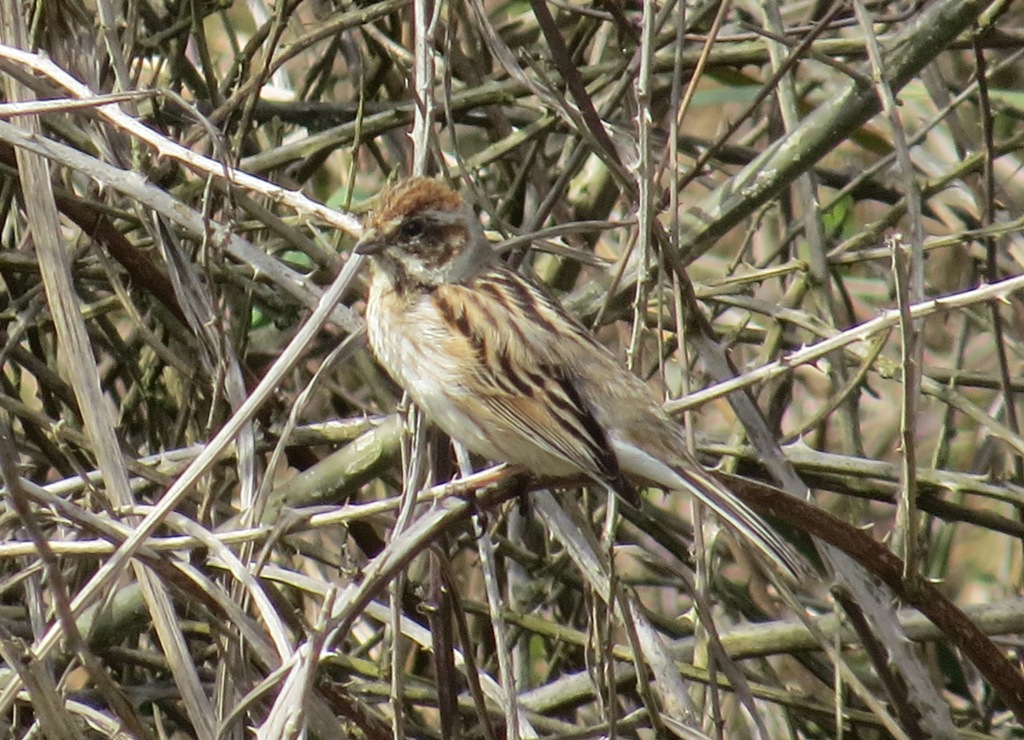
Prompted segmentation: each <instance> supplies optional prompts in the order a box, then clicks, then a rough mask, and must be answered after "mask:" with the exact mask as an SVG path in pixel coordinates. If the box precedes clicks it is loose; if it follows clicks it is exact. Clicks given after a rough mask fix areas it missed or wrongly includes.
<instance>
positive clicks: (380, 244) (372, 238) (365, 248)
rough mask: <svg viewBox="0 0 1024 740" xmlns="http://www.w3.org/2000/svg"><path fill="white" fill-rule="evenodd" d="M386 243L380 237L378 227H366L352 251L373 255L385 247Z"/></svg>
mask: <svg viewBox="0 0 1024 740" xmlns="http://www.w3.org/2000/svg"><path fill="white" fill-rule="evenodd" d="M384 245H385V242H384V240H383V239H381V238H380V233H378V231H377V230H376V229H366V230H365V231H363V234H362V236H360V237H359V241H357V242H356V245H355V247H353V249H352V251H353V252H355V253H356V254H365V255H372V254H377V253H378V252H380V251H381V250H382V249H384Z"/></svg>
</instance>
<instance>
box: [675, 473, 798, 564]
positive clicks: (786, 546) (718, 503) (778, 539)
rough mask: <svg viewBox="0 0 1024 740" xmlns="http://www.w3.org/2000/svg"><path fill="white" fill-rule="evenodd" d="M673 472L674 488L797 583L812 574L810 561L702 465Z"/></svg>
mask: <svg viewBox="0 0 1024 740" xmlns="http://www.w3.org/2000/svg"><path fill="white" fill-rule="evenodd" d="M672 472H673V473H675V475H676V477H678V479H679V480H678V483H677V485H675V486H673V488H678V489H680V490H683V491H686V492H687V493H690V494H692V495H694V496H696V497H697V499H698V500H700V501H701V503H703V504H704V505H705V506H707V507H708V508H709V509H711V510H712V511H713V512H715V514H717V515H718V517H719V519H721V520H722V521H723V522H725V523H726V524H728V525H729V526H730V527H731V528H732V529H733V530H735V531H736V533H737V534H739V535H740V536H741V537H743V538H744V539H746V540H747V541H749V542H750V543H751V544H753V545H754V546H755V547H756V548H757V549H758V550H760V551H761V552H762V553H764V554H765V556H767V557H768V558H769V559H770V560H771V561H772V562H773V563H775V564H776V565H777V566H778V567H779V568H780V569H781V570H782V571H783V572H785V573H788V574H789V575H790V576H792V577H793V579H794V580H801V579H803V578H806V577H807V576H808V575H809V573H810V568H809V566H808V564H807V561H806V560H804V558H803V557H802V556H801V555H800V554H799V553H798V552H797V551H796V549H795V548H794V547H793V546H792V545H791V544H790V543H789V542H787V541H786V540H785V539H783V538H782V536H781V535H780V534H779V533H778V532H776V531H775V530H774V529H772V528H771V527H770V526H768V523H767V522H766V521H765V520H764V519H762V518H761V517H760V516H759V515H758V514H757V513H755V512H754V511H753V509H751V508H750V507H749V506H747V504H746V503H744V502H743V501H742V500H741V499H739V498H738V497H737V496H736V494H735V493H733V492H732V491H730V490H729V489H728V487H726V486H725V484H723V483H722V482H721V481H719V480H718V479H717V478H715V477H714V476H713V475H711V473H709V472H708V471H707V470H705V469H704V468H702V467H701V466H700V465H699V464H696V463H695V464H693V465H677V466H674V467H673V468H672Z"/></svg>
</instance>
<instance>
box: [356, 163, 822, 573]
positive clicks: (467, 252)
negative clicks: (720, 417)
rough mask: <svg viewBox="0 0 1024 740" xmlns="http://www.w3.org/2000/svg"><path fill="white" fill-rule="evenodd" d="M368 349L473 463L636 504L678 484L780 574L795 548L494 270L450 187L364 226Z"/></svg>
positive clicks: (654, 405)
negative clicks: (651, 491)
mask: <svg viewBox="0 0 1024 740" xmlns="http://www.w3.org/2000/svg"><path fill="white" fill-rule="evenodd" d="M355 251H356V253H358V254H363V255H368V256H369V257H370V258H371V260H372V266H373V277H372V280H371V283H370V293H369V298H368V301H367V309H366V325H367V332H368V335H369V340H370V346H371V348H372V349H373V352H374V354H375V355H376V357H377V359H378V360H379V361H380V363H381V365H383V366H384V368H385V369H386V370H387V371H388V373H389V374H390V375H391V377H392V378H394V380H395V382H397V383H398V384H399V385H400V386H401V387H402V388H404V389H405V390H406V391H407V392H408V393H409V395H410V396H411V397H412V399H413V401H415V402H416V404H417V405H418V406H419V407H420V408H421V409H423V411H424V412H425V413H426V415H427V417H428V418H430V419H431V420H432V421H433V422H434V423H435V424H437V426H439V427H440V428H441V429H442V430H444V431H445V432H446V433H447V434H448V435H449V436H451V437H452V438H453V439H455V440H458V441H459V442H461V443H462V444H464V445H465V446H466V447H467V448H469V449H470V450H472V451H473V452H476V453H478V454H480V455H482V456H483V457H486V458H488V459H490V460H494V461H503V462H508V463H512V464H515V465H519V466H522V467H524V468H526V469H527V470H529V471H531V472H533V473H536V474H540V475H544V476H554V477H561V476H574V477H578V476H579V474H581V473H582V474H584V475H585V476H587V477H589V478H590V479H592V480H593V481H595V482H596V483H599V484H600V485H602V486H604V487H605V488H607V489H609V490H611V491H614V492H616V493H618V494H620V495H621V496H622V497H623V498H624V499H625V500H626V501H627V502H629V503H631V504H633V505H636V504H638V503H639V497H638V494H637V492H636V489H635V488H634V485H633V483H634V482H636V483H641V484H655V485H657V486H661V487H663V488H665V489H668V490H679V491H687V492H689V493H690V494H692V495H694V496H696V497H697V498H698V499H700V501H701V502H703V503H704V504H705V505H707V506H708V508H710V509H711V510H712V511H714V512H715V513H716V514H717V515H718V516H719V517H720V518H721V519H722V520H723V521H724V522H726V523H727V524H728V525H729V526H731V527H732V528H733V529H734V530H735V531H736V532H737V533H739V534H740V535H741V536H743V537H744V538H746V539H747V540H749V541H750V542H752V543H753V544H754V545H755V546H756V547H757V548H758V549H759V550H761V551H762V552H764V553H765V554H766V555H767V556H768V557H769V558H770V559H771V560H772V561H774V562H775V563H776V564H777V565H779V566H780V567H781V568H782V569H783V570H784V571H788V572H789V573H792V574H799V573H800V572H802V565H801V563H800V560H799V556H798V555H796V553H795V552H794V551H793V549H792V548H791V547H790V546H789V545H788V543H786V542H785V540H783V539H782V538H781V537H780V536H779V535H778V534H777V533H776V532H775V531H774V530H773V529H771V528H770V527H769V526H768V525H767V524H766V523H765V522H764V520H762V519H761V518H760V517H759V516H757V514H755V513H754V512H753V511H752V510H751V509H750V508H749V507H748V506H747V505H746V504H744V503H743V502H742V501H741V500H740V499H738V498H737V497H736V496H735V495H734V494H733V493H732V492H731V491H729V489H728V488H726V487H725V486H724V485H723V484H722V483H720V482H719V481H718V480H717V479H715V478H714V477H713V476H712V475H711V474H709V473H708V472H707V471H706V470H705V469H704V468H703V467H701V465H700V464H699V463H697V461H696V460H694V459H693V458H692V457H691V455H690V454H689V453H688V452H687V449H686V440H685V438H684V434H683V430H682V428H681V427H680V426H679V425H678V424H676V423H675V422H674V421H673V420H672V419H671V418H670V417H669V416H668V415H667V414H666V413H665V412H664V410H663V409H662V408H661V405H660V404H659V403H658V401H657V399H656V398H655V397H654V395H653V394H652V393H651V392H650V390H649V389H648V387H647V386H646V385H645V384H644V383H643V382H642V381H641V380H640V379H639V378H637V377H636V376H635V375H633V374H632V373H631V372H629V371H628V370H627V369H626V368H624V367H623V366H622V365H621V364H620V363H619V362H618V360H617V359H616V358H615V356H614V355H613V354H612V353H611V352H610V351H609V350H608V349H607V348H605V347H604V346H603V345H601V344H599V343H598V342H597V340H596V339H595V338H594V337H593V335H591V333H590V332H589V331H587V329H586V328H584V327H583V326H582V325H581V324H580V323H579V322H578V321H576V319H574V318H573V317H572V316H570V315H569V314H568V313H567V312H566V311H565V309H563V308H562V306H561V305H559V303H558V302H557V301H556V300H555V299H554V298H552V297H551V296H550V295H549V294H548V293H547V292H546V291H545V290H543V289H541V288H540V287H539V286H538V285H536V284H534V283H533V282H531V281H530V280H529V279H527V278H526V277H524V276H523V275H521V274H519V273H518V272H516V271H514V270H512V269H511V268H509V267H508V266H507V265H505V264H504V263H503V262H502V261H501V260H500V259H499V258H498V256H497V254H496V253H495V251H494V250H493V249H492V248H491V246H490V244H489V243H488V241H487V239H486V238H485V236H484V233H483V229H482V227H481V225H480V221H479V219H478V218H477V217H476V215H475V214H474V213H473V211H472V209H471V208H470V207H469V206H468V205H467V204H466V203H465V202H464V201H463V200H462V198H460V197H459V195H458V194H457V193H456V192H455V191H454V190H452V189H451V188H449V187H448V186H447V185H445V184H444V183H442V182H439V181H437V180H434V179H430V178H413V179H409V180H405V181H402V182H399V183H397V184H396V185H394V186H392V187H390V188H389V189H387V190H386V191H385V192H383V193H382V194H381V196H380V199H379V201H378V203H377V207H376V208H375V210H374V211H373V212H372V213H371V214H369V216H368V217H367V218H366V220H365V223H364V232H363V235H362V238H361V239H360V240H359V242H358V244H357V245H356V247H355Z"/></svg>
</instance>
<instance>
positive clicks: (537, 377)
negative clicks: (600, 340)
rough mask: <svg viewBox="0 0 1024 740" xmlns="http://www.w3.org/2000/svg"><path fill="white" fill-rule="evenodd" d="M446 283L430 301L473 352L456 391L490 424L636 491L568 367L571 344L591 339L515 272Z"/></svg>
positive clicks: (631, 493)
mask: <svg viewBox="0 0 1024 740" xmlns="http://www.w3.org/2000/svg"><path fill="white" fill-rule="evenodd" d="M446 287H447V288H448V290H446V291H445V292H444V293H443V295H442V296H440V298H441V300H440V301H439V300H438V298H435V305H437V306H438V309H439V311H440V313H441V314H442V315H443V316H444V318H445V321H446V322H447V323H448V324H449V326H450V327H451V328H453V329H455V331H456V333H457V334H458V335H460V336H461V337H462V338H463V340H464V341H465V343H466V346H467V349H469V350H471V352H472V354H473V355H474V361H473V362H472V363H468V364H467V372H466V373H464V374H463V375H462V386H463V387H462V390H463V392H464V393H465V394H466V395H467V396H469V397H471V398H472V399H473V401H474V405H476V406H477V407H478V408H482V409H484V410H485V411H486V413H487V415H488V416H490V417H491V419H490V422H491V423H497V424H501V425H502V426H503V427H504V430H507V431H510V432H513V433H515V434H517V435H518V436H519V437H520V438H522V439H523V440H524V442H525V443H527V444H533V445H536V446H537V447H540V448H542V449H544V450H545V451H547V452H549V453H550V454H552V455H554V456H556V457H559V458H561V459H563V460H566V461H568V462H569V463H571V464H572V465H574V466H575V467H577V468H579V469H580V471H581V472H582V473H584V474H586V475H588V476H590V477H591V478H593V479H595V480H597V481H599V482H601V483H603V484H606V485H608V486H609V487H611V488H612V489H613V490H615V491H617V492H618V493H620V494H622V495H623V496H624V497H626V498H627V500H630V501H631V502H635V501H636V499H637V495H636V491H635V490H634V489H633V488H632V487H631V486H630V485H629V483H627V482H626V480H625V479H624V478H623V476H622V473H621V471H620V469H619V462H618V459H617V457H616V455H615V451H614V450H613V449H612V446H611V444H610V442H609V440H608V437H607V434H606V433H605V430H604V428H603V427H602V426H601V424H600V423H599V422H598V420H597V418H595V415H594V413H593V411H592V410H591V409H590V408H589V407H588V405H587V403H586V401H585V399H584V397H583V395H582V394H581V392H580V386H579V384H578V382H577V380H576V378H575V373H574V372H573V369H572V363H571V355H572V353H573V352H574V351H586V352H593V351H594V348H595V347H599V345H597V344H596V343H593V340H592V339H591V338H590V337H589V335H588V334H587V333H586V331H585V330H582V328H581V327H579V326H578V325H577V324H575V322H574V321H573V320H572V319H571V318H570V317H569V316H568V315H567V314H566V313H565V312H564V310H563V309H562V308H561V307H560V306H559V305H558V304H557V303H556V302H554V301H553V300H551V299H550V298H548V297H547V296H546V295H544V294H543V293H540V292H539V291H536V290H535V289H534V287H533V286H532V285H529V284H527V283H523V282H520V280H519V279H518V276H513V275H510V274H507V273H505V272H504V271H501V272H499V273H497V274H496V275H495V276H494V277H493V278H492V282H484V283H483V284H480V283H477V284H475V285H474V286H473V287H472V288H468V287H466V288H462V287H461V286H446ZM583 344H585V345H586V346H585V347H583V346H582V345H583ZM576 345H580V346H576ZM468 368H471V370H468ZM535 472H543V471H535Z"/></svg>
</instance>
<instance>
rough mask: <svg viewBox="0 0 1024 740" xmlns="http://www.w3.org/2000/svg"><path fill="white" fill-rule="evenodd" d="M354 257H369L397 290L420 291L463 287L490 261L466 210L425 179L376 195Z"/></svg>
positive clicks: (447, 191) (474, 219) (477, 223)
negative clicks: (454, 286) (455, 286)
mask: <svg viewBox="0 0 1024 740" xmlns="http://www.w3.org/2000/svg"><path fill="white" fill-rule="evenodd" d="M355 252H356V253H357V254H365V255H368V256H370V257H371V258H372V259H373V261H374V263H375V265H376V267H377V268H378V269H379V270H381V271H383V272H384V273H385V274H386V275H387V276H388V277H389V278H390V279H391V280H392V282H394V283H395V284H396V286H397V287H399V288H403V289H421V290H422V289H428V290H429V289H431V288H435V287H437V286H438V285H443V284H446V283H461V282H464V281H466V280H468V279H470V278H472V277H473V276H474V275H475V274H477V273H478V272H479V271H480V270H481V269H482V268H483V267H484V266H486V265H487V264H488V263H490V262H491V261H492V260H494V259H495V256H494V251H493V250H492V249H491V246H490V244H488V242H487V239H486V238H485V237H484V233H483V229H482V228H481V226H480V221H479V220H478V219H477V217H476V215H475V214H474V213H473V210H472V209H471V208H470V207H469V205H468V204H466V203H465V202H464V201H463V200H462V198H460V197H459V195H458V193H456V192H455V191H454V190H452V189H451V188H450V187H448V186H447V185H445V184H444V183H443V182H440V181H438V180H434V179H432V178H429V177H414V178H412V179H409V180H402V181H401V182H398V183H396V184H394V185H392V186H391V187H389V188H388V189H387V190H385V191H384V192H383V193H381V196H380V198H379V200H378V202H377V207H376V208H374V210H373V211H372V212H371V213H370V214H369V215H368V216H367V217H366V219H365V221H364V222H363V235H362V237H360V239H359V242H358V243H357V244H356V246H355Z"/></svg>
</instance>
